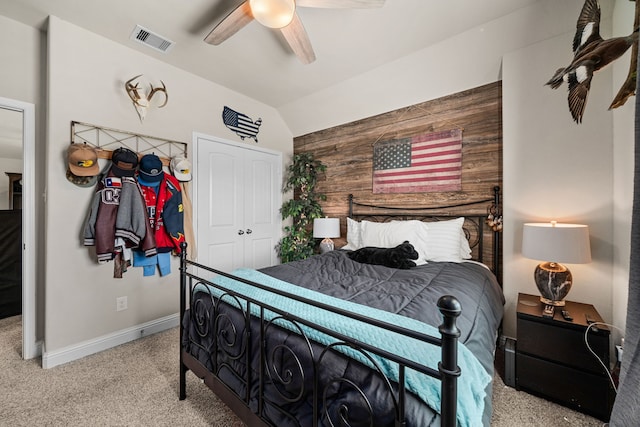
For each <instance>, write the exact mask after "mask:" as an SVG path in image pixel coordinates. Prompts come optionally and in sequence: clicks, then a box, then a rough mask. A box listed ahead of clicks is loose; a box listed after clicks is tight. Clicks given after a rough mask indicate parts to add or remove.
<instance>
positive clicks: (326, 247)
mask: <svg viewBox="0 0 640 427" xmlns="http://www.w3.org/2000/svg"><path fill="white" fill-rule="evenodd" d="M334 248H335V246H334V245H333V240H331V239H330V238H328V237H326V238H324V239H322V242H320V253H321V254H323V253H325V252H329V251H332V250H333V249H334Z"/></svg>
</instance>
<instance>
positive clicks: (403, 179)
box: [373, 129, 462, 193]
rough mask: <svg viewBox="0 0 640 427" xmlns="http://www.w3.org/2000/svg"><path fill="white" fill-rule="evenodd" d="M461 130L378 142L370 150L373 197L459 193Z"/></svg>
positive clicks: (460, 187) (460, 183)
mask: <svg viewBox="0 0 640 427" xmlns="http://www.w3.org/2000/svg"><path fill="white" fill-rule="evenodd" d="M461 175H462V130H461V129H453V130H448V131H442V132H435V133H429V134H424V135H418V136H414V137H412V138H403V139H394V140H390V141H380V142H377V143H375V144H374V146H373V192H374V193H425V192H439V191H460V190H461V189H462V180H461Z"/></svg>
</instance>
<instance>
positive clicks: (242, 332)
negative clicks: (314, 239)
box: [179, 243, 461, 426]
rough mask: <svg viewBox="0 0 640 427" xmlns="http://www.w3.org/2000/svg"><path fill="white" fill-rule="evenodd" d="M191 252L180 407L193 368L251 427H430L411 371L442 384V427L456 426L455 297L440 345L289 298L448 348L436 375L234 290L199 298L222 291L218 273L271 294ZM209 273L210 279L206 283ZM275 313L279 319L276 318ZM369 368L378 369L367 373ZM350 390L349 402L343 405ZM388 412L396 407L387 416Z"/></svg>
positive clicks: (183, 308) (185, 273) (449, 301)
mask: <svg viewBox="0 0 640 427" xmlns="http://www.w3.org/2000/svg"><path fill="white" fill-rule="evenodd" d="M186 249H187V248H186V244H184V243H183V246H182V255H181V264H180V315H181V319H182V322H183V325H182V326H183V327H181V328H180V343H181V344H180V383H179V398H180V400H183V399H185V398H186V373H187V371H189V370H191V371H192V372H193V373H194V374H195V375H196V376H198V377H199V378H202V379H204V382H205V384H206V385H207V386H208V387H209V388H210V389H211V390H213V391H214V392H215V393H216V394H217V395H218V397H219V398H220V399H221V400H222V401H224V402H225V403H226V404H227V405H228V406H229V407H230V408H231V409H232V410H233V411H234V412H235V413H236V414H237V415H238V417H239V418H240V419H242V420H243V421H244V422H245V423H247V424H248V425H251V426H254V425H264V426H269V425H283V424H289V421H291V423H290V424H291V425H296V424H298V425H304V426H307V425H309V426H318V425H353V420H356V419H357V420H366V419H368V420H369V421H370V425H374V424H375V425H395V426H405V425H426V423H425V424H415V421H414V422H413V424H412V422H407V414H406V413H407V412H410V409H409V407H413V408H415V406H416V402H417V401H419V399H418V398H417V397H416V396H415V395H413V393H411V392H409V391H407V390H406V383H405V382H406V371H407V370H408V369H410V370H415V371H417V372H419V373H422V374H425V375H428V376H430V377H432V378H436V379H438V380H440V381H441V408H440V411H439V412H440V424H441V425H443V426H455V425H456V414H457V393H458V384H457V379H458V377H459V376H460V374H461V369H460V367H459V366H458V337H459V336H460V331H459V330H458V328H457V326H456V318H457V317H458V316H459V315H460V313H461V307H460V303H459V302H458V301H457V300H456V298H454V297H452V296H443V297H441V298H440V299H439V301H438V304H437V305H438V308H439V310H440V312H441V313H442V316H443V322H442V324H441V325H440V327H439V328H438V329H439V332H440V335H441V337H439V338H438V337H432V336H429V335H426V334H424V333H420V332H416V331H413V330H410V329H405V328H402V327H400V326H397V325H391V324H388V323H384V322H382V321H378V320H376V319H372V318H366V317H363V316H360V315H359V314H355V313H349V312H341V310H340V309H336V308H332V307H327V306H323V304H322V303H317V302H314V301H309V300H305V299H304V298H301V297H297V296H296V295H293V294H291V295H287V297H289V298H293V299H295V300H298V301H302V302H304V303H305V304H312V305H316V306H320V308H322V309H325V310H332V311H335V312H337V313H338V314H339V315H343V316H349V317H350V318H351V319H356V320H358V321H362V322H368V323H371V324H374V325H375V326H376V327H378V328H381V329H384V330H387V331H393V332H395V333H400V334H404V335H407V336H410V337H412V338H414V339H417V340H421V341H424V342H426V343H429V344H431V345H435V346H440V347H441V349H440V354H441V358H440V361H439V362H438V364H437V369H433V368H430V367H429V366H427V362H428V361H425V363H424V364H423V363H415V362H413V361H412V360H408V359H404V358H402V357H400V356H397V355H395V354H389V353H387V352H386V351H385V350H384V349H381V348H379V347H376V346H375V345H371V344H369V343H367V342H361V341H358V340H354V339H352V338H350V337H349V336H346V335H344V334H342V333H340V332H338V331H333V330H327V329H325V328H324V327H323V326H321V325H317V324H312V323H309V322H308V321H307V320H306V319H304V318H302V317H298V316H296V315H295V314H291V313H289V312H286V311H283V310H279V309H277V308H276V307H273V306H270V305H268V304H264V303H262V302H261V301H259V300H257V298H252V297H247V296H245V295H243V294H241V293H236V292H233V291H229V290H228V289H225V290H224V291H222V292H221V293H218V294H215V295H213V294H207V293H206V292H202V290H201V289H200V288H199V290H198V293H197V294H194V287H195V286H196V285H198V284H206V285H207V286H209V287H215V286H216V284H215V283H212V282H211V281H210V280H211V278H212V277H214V276H218V275H221V276H226V277H229V278H233V279H234V280H237V281H239V282H242V283H245V284H248V285H250V286H255V287H258V288H260V287H262V286H261V284H259V283H255V282H251V281H248V280H244V279H240V278H235V277H234V276H231V275H228V274H226V273H223V272H220V271H217V270H215V269H212V268H210V267H207V266H204V265H201V264H198V263H195V262H193V261H189V260H187V258H186ZM189 267H195V268H198V269H199V271H200V272H201V273H200V275H195V274H193V273H191V272H189ZM204 274H206V275H207V276H210V277H208V278H203V277H201V276H202V275H204ZM256 307H257V309H256ZM256 310H257V312H258V313H259V314H258V315H256ZM266 312H270V313H274V315H273V316H271V317H267V316H266V315H265V313H266ZM308 328H315V329H316V330H318V331H321V332H322V333H324V334H327V335H330V336H331V337H333V338H334V339H335V342H334V343H332V344H330V345H322V344H318V343H317V342H314V341H313V340H312V339H310V338H308V337H307V336H306V333H305V330H307V329H308ZM273 337H275V338H273ZM339 347H348V351H351V352H356V353H358V354H359V355H360V356H361V358H362V359H365V362H366V361H367V360H368V361H370V362H371V363H365V364H363V363H360V362H357V361H350V359H349V358H348V357H345V356H344V355H343V354H340V355H338V353H340V351H341V349H340V348H339ZM371 355H376V356H381V357H383V358H384V359H385V360H388V361H389V363H391V364H394V366H397V369H398V376H397V380H396V379H392V378H389V376H388V375H387V374H386V373H385V372H384V370H383V369H382V368H381V367H380V366H379V364H378V362H376V360H374V359H373V358H372V357H371ZM345 360H346V361H345ZM431 363H433V362H431ZM367 364H369V365H370V366H365V365H367ZM360 379H364V380H363V381H361V382H364V383H366V384H362V383H358V380H360ZM371 385H373V386H372V389H374V390H376V392H375V394H373V395H372V393H371V391H370V389H368V388H367V387H371ZM338 389H339V391H338ZM345 390H347V393H346V394H348V395H349V398H348V399H347V400H341V399H342V395H343V394H345ZM383 402H384V403H383ZM385 405H386V406H388V408H381V406H385ZM411 405H413V406H411ZM414 412H415V409H414ZM418 412H419V411H418ZM381 414H382V415H381ZM385 417H386V418H385ZM274 420H277V421H274ZM383 420H384V421H383Z"/></svg>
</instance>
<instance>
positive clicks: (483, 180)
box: [293, 81, 502, 262]
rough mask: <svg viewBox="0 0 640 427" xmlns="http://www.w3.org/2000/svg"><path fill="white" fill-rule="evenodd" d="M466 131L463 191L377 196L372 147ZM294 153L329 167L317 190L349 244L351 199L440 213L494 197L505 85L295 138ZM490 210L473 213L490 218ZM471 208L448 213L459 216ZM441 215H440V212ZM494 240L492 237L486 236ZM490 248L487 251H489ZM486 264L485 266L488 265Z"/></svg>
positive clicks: (499, 172) (492, 85)
mask: <svg viewBox="0 0 640 427" xmlns="http://www.w3.org/2000/svg"><path fill="white" fill-rule="evenodd" d="M454 128H462V129H463V133H462V138H463V139H462V191H460V192H443V193H407V194H398V193H393V194H374V193H373V192H372V173H373V144H374V143H375V142H377V141H385V140H389V139H395V138H406V137H411V136H415V135H419V134H424V133H429V132H436V131H443V130H449V129H454ZM293 149H294V153H295V154H298V153H302V152H312V153H313V154H314V157H315V158H316V159H319V160H321V161H322V163H324V164H325V165H326V166H327V171H326V174H325V177H324V178H321V181H320V182H319V184H318V187H317V190H318V191H319V192H320V193H324V194H325V195H326V196H327V200H326V201H325V202H323V203H322V208H323V211H324V214H325V215H327V216H329V217H339V218H340V224H341V228H342V232H341V235H342V236H343V237H342V238H340V239H334V241H335V242H336V247H339V246H342V245H343V244H345V243H346V239H345V237H346V216H347V212H348V195H349V194H350V193H351V194H353V195H354V198H355V200H357V201H359V202H362V203H373V204H378V205H385V206H412V207H418V206H419V207H436V206H442V205H448V204H454V203H458V202H468V201H473V200H482V199H486V198H490V197H492V194H493V193H492V189H493V187H494V186H496V185H499V186H502V82H501V81H497V82H494V83H490V84H487V85H484V86H480V87H477V88H473V89H470V90H466V91H463V92H459V93H455V94H452V95H448V96H445V97H442V98H438V99H435V100H431V101H427V102H424V103H421V104H416V105H412V106H409V107H406V108H401V109H398V110H394V111H390V112H387V113H383V114H379V115H377V116H373V117H368V118H365V119H362V120H358V121H355V122H351V123H347V124H344V125H340V126H336V127H333V128H329V129H324V130H321V131H317V132H313V133H310V134H307V135H303V136H299V137H296V138H294V141H293ZM487 206H488V205H480V206H478V207H477V208H474V209H473V212H474V213H480V214H481V213H483V212H486V209H487ZM461 210H465V211H466V212H469V211H470V209H469V207H466V208H465V207H463V208H457V209H448V210H447V211H446V212H440V213H451V214H455V213H457V212H459V211H461ZM436 212H438V211H436ZM486 234H487V236H489V238H490V236H491V233H486ZM490 246H491V245H490V243H489V244H488V245H485V247H486V248H490ZM485 262H487V260H485Z"/></svg>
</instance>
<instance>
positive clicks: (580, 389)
mask: <svg viewBox="0 0 640 427" xmlns="http://www.w3.org/2000/svg"><path fill="white" fill-rule="evenodd" d="M518 346H520V342H518ZM516 384H517V387H518V389H522V390H525V391H528V392H531V393H533V394H538V395H540V396H543V397H546V398H549V399H550V400H554V401H556V402H558V403H561V404H563V405H565V406H569V407H572V408H575V409H577V410H580V411H582V412H585V413H587V414H590V415H593V416H595V417H598V418H599V419H601V420H605V421H608V420H609V415H610V413H611V406H612V402H609V396H610V395H611V393H610V392H609V388H610V387H611V385H610V383H609V379H608V377H606V376H602V375H593V374H589V373H586V372H583V371H580V370H576V369H573V368H569V367H567V366H563V365H559V364H556V363H552V362H548V361H545V360H541V359H537V358H535V357H530V356H528V355H526V354H521V353H518V354H517V355H516Z"/></svg>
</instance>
